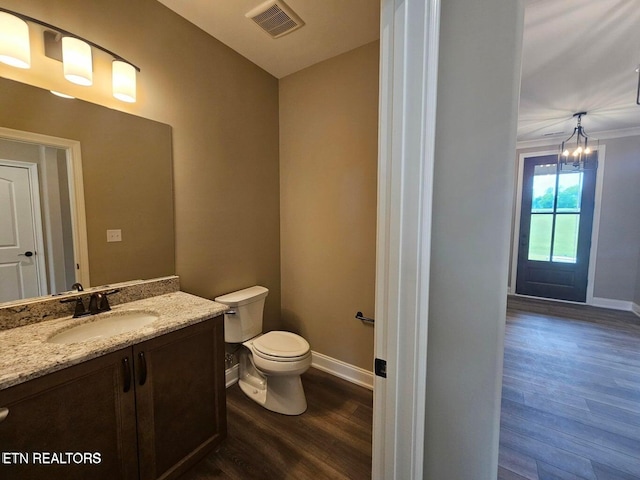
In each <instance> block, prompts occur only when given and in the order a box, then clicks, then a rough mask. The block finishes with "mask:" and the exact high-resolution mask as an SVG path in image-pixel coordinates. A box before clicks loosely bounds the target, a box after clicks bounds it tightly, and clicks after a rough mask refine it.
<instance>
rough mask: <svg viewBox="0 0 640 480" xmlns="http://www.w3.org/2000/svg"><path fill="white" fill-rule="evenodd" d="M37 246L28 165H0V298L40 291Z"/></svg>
mask: <svg viewBox="0 0 640 480" xmlns="http://www.w3.org/2000/svg"><path fill="white" fill-rule="evenodd" d="M35 246H36V238H35V231H34V213H33V205H32V195H31V186H30V179H29V169H28V168H22V167H13V166H6V165H0V302H8V301H12V300H19V299H22V298H28V297H37V296H39V295H40V294H41V293H40V288H39V284H38V278H39V277H38V274H39V272H38V264H37V262H36V259H35V253H36V249H35Z"/></svg>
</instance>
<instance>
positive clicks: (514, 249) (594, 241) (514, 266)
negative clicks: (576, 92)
mask: <svg viewBox="0 0 640 480" xmlns="http://www.w3.org/2000/svg"><path fill="white" fill-rule="evenodd" d="M595 150H597V151H598V169H597V171H596V192H595V198H594V208H593V224H592V226H591V248H590V249H589V272H588V274H587V300H586V302H585V304H586V305H593V304H594V298H593V287H594V279H595V274H596V261H597V257H598V235H599V233H600V210H601V207H602V184H603V180H604V166H605V156H606V146H605V145H603V144H601V145H598V147H597V148H596V149H595ZM548 155H558V149H557V148H554V149H553V150H539V151H535V152H528V153H520V154H519V155H518V168H517V170H518V175H517V177H516V197H515V216H514V220H513V228H512V231H513V238H512V244H511V281H510V282H509V294H511V295H517V294H516V278H517V275H518V253H519V246H520V242H519V239H520V218H521V215H522V189H523V180H524V178H523V177H524V160H525V158H531V157H545V156H548ZM547 300H553V301H557V302H568V303H579V304H581V305H584V304H583V303H582V302H571V301H569V300H558V299H553V298H549V299H547Z"/></svg>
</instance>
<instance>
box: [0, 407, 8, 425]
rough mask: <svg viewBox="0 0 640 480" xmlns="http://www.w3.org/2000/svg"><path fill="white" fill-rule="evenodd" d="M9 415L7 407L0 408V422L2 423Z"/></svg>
mask: <svg viewBox="0 0 640 480" xmlns="http://www.w3.org/2000/svg"><path fill="white" fill-rule="evenodd" d="M7 415H9V409H8V408H7V407H4V408H0V422H2V421H3V420H4V419H5V418H7Z"/></svg>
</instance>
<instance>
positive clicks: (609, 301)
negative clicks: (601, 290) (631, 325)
mask: <svg viewBox="0 0 640 480" xmlns="http://www.w3.org/2000/svg"><path fill="white" fill-rule="evenodd" d="M591 305H593V306H594V307H602V308H611V309H613V310H626V311H627V312H629V311H633V302H628V301H626V300H616V299H615V298H602V297H593V300H592V301H591Z"/></svg>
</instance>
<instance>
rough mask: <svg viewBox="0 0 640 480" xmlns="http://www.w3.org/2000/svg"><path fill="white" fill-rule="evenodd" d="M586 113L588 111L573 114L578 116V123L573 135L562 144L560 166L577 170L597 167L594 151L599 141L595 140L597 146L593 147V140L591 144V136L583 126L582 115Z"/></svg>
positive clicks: (559, 156) (559, 157) (575, 116)
mask: <svg viewBox="0 0 640 480" xmlns="http://www.w3.org/2000/svg"><path fill="white" fill-rule="evenodd" d="M586 114H587V112H578V113H574V114H573V117H574V118H577V124H576V127H575V128H574V129H573V133H572V134H571V136H570V137H569V138H567V139H566V140H565V141H564V142H562V145H561V146H560V153H559V154H558V166H559V167H560V168H563V167H567V168H571V167H573V169H575V170H583V169H589V168H595V166H596V155H594V154H593V152H594V150H597V149H598V148H597V147H598V141H597V140H596V141H595V148H593V147H594V145H593V143H594V142H593V141H591V144H590V143H589V136H588V135H587V133H586V132H585V131H584V128H583V127H582V117H583V116H585V115H586Z"/></svg>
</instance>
